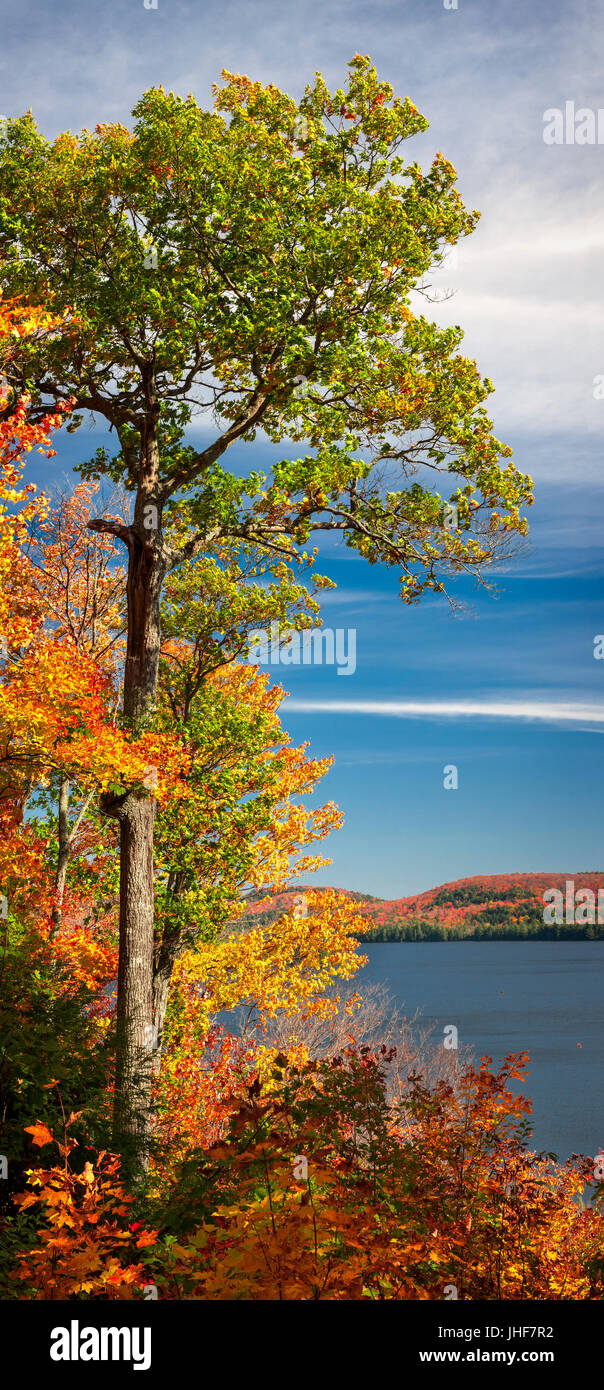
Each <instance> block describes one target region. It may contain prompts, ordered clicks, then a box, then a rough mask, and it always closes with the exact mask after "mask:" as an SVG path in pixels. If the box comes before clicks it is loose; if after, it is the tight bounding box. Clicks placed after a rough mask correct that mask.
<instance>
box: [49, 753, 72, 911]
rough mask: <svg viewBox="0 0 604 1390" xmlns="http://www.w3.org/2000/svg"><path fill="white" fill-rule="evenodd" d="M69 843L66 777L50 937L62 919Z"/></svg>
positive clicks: (62, 788) (61, 797) (61, 794)
mask: <svg viewBox="0 0 604 1390" xmlns="http://www.w3.org/2000/svg"><path fill="white" fill-rule="evenodd" d="M70 841H71V837H70V834H69V782H68V781H67V778H66V777H62V778H61V783H60V786H59V846H58V854H57V872H56V874H55V900H54V905H53V909H52V923H51V928H50V935H51V937H54V936H56V934H57V932H58V931H59V928H60V926H61V920H62V917H63V898H64V896H65V884H66V881H67V866H68V864H69V846H70Z"/></svg>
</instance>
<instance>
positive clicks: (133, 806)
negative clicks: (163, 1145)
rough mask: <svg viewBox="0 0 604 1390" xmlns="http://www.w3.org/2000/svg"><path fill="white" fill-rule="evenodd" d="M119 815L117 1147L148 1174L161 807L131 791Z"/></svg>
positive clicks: (118, 807)
mask: <svg viewBox="0 0 604 1390" xmlns="http://www.w3.org/2000/svg"><path fill="white" fill-rule="evenodd" d="M110 813H111V812H110ZM114 814H116V815H117V818H118V820H119V824H120V950H119V966H118V977H117V1061H116V1074H115V1101H114V1115H113V1125H114V1144H115V1146H116V1148H117V1149H118V1150H119V1151H120V1152H121V1153H122V1154H123V1156H124V1158H125V1160H126V1164H127V1166H132V1167H134V1168H137V1167H140V1168H143V1169H144V1168H145V1167H146V1166H147V1161H148V1135H149V1128H150V1120H151V1059H152V1048H153V1032H152V1024H151V1019H152V1002H153V1001H152V978H153V976H152V966H153V821H154V815H155V802H154V801H153V800H152V799H151V798H150V797H148V796H145V795H137V794H136V793H135V792H128V793H127V794H126V796H125V797H123V798H121V799H120V801H119V803H117V804H116V808H115V811H114Z"/></svg>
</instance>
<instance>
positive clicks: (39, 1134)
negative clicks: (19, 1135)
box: [25, 1120, 54, 1149]
mask: <svg viewBox="0 0 604 1390" xmlns="http://www.w3.org/2000/svg"><path fill="white" fill-rule="evenodd" d="M25 1133H26V1134H31V1137H32V1141H33V1143H34V1144H36V1145H37V1146H38V1148H39V1149H41V1148H42V1147H43V1145H44V1144H52V1143H54V1136H53V1135H52V1134H51V1132H50V1130H49V1128H48V1125H43V1124H42V1123H41V1122H40V1120H36V1123H35V1125H26V1126H25Z"/></svg>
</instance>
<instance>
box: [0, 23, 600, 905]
mask: <svg viewBox="0 0 604 1390" xmlns="http://www.w3.org/2000/svg"><path fill="white" fill-rule="evenodd" d="M147 2H148V3H150V0H147ZM603 51H604V9H603V8H602V6H601V5H600V4H599V3H597V0H548V3H545V0H531V4H530V5H527V4H526V3H523V4H520V3H516V0H458V5H457V8H445V4H444V3H443V0H384V2H383V3H372V4H367V3H359V2H358V0H346V3H344V2H343V0H320V3H319V0H305V3H304V4H299V3H295V4H294V3H291V2H290V0H260V2H257V0H245V2H244V0H227V2H226V3H222V4H220V5H210V4H209V3H208V0H197V3H184V0H181V2H179V0H157V5H156V7H155V8H152V9H147V8H146V7H145V5H144V3H143V0H102V3H100V4H93V3H91V0H88V3H84V2H83V0H80V3H75V0H62V4H61V6H60V7H58V6H48V5H47V4H46V3H43V0H25V2H24V3H21V4H20V5H19V6H18V8H13V9H12V10H11V11H9V12H8V13H7V14H6V15H5V17H4V19H3V49H2V55H1V56H0V70H1V71H0V75H1V83H0V91H1V96H0V101H1V102H2V104H3V105H2V112H0V114H3V115H8V116H13V115H19V114H21V113H22V112H23V111H24V110H26V109H27V108H29V107H32V108H33V111H34V115H35V117H36V119H37V121H38V124H39V125H40V126H41V128H42V129H43V131H44V133H45V134H46V135H47V136H49V137H53V136H54V135H56V134H57V133H58V132H59V131H62V130H65V129H68V128H70V129H74V130H77V129H80V128H81V127H84V126H86V127H89V128H92V127H94V125H95V124H96V123H97V122H104V121H117V120H119V121H124V122H125V123H129V120H130V111H131V108H132V106H133V105H134V104H135V102H136V100H137V99H138V97H139V96H140V94H141V92H142V91H143V90H144V89H145V88H147V87H150V86H153V85H159V84H162V85H163V86H164V87H166V88H168V89H172V90H174V91H176V92H179V93H180V94H182V95H186V94H187V93H188V92H189V91H192V92H193V94H194V95H195V97H196V99H197V100H198V101H199V102H200V104H202V105H204V106H209V105H210V104H211V100H212V96H211V85H212V83H213V82H215V81H217V80H218V79H219V75H220V71H221V69H222V68H224V67H226V68H227V69H229V70H230V71H233V72H241V73H246V74H247V75H249V76H250V77H252V78H256V79H259V80H261V81H263V82H268V81H271V82H274V83H276V84H277V85H279V86H280V87H282V88H284V89H285V90H287V91H289V92H290V93H291V94H292V95H293V96H294V97H296V98H299V97H300V96H301V95H302V93H303V90H304V86H305V84H306V83H307V82H312V80H313V77H314V73H315V71H317V70H319V71H321V72H322V73H323V76H324V78H325V80H326V82H327V83H328V85H330V86H331V87H335V86H341V85H343V83H344V81H345V75H346V64H347V61H348V60H349V59H350V58H351V57H352V56H353V55H354V53H356V52H360V53H368V54H370V55H371V57H372V59H373V60H374V62H375V64H376V66H377V68H378V71H379V73H380V76H381V77H383V78H385V79H387V80H388V81H390V82H391V83H392V85H393V87H394V89H395V91H396V92H397V93H398V94H399V95H401V96H406V95H408V96H409V97H410V98H411V99H412V101H414V103H415V104H416V106H418V108H419V110H420V111H421V112H422V113H423V114H424V115H425V116H426V117H427V119H428V121H429V122H430V127H429V130H428V131H426V132H425V133H424V134H423V135H421V136H419V137H416V138H415V139H414V140H413V141H412V142H410V144H409V146H408V147H407V148H408V150H409V153H410V154H411V155H412V156H413V158H415V159H417V160H418V161H419V162H420V163H421V164H422V166H423V167H424V168H425V167H426V166H427V165H428V164H429V162H430V160H431V159H432V157H433V155H434V153H435V152H436V151H437V150H442V151H443V153H444V154H445V155H446V156H447V158H449V159H450V160H451V161H452V163H453V164H454V165H455V168H456V169H457V172H458V186H459V189H460V192H461V194H462V197H463V199H464V201H465V203H466V205H467V206H468V207H470V208H479V209H480V211H481V221H480V223H479V225H478V228H477V230H476V231H475V233H474V234H473V235H472V236H471V237H470V238H468V239H467V240H465V241H464V242H463V243H462V244H461V247H460V248H459V249H458V251H457V256H453V258H452V261H451V263H450V264H449V265H448V266H447V267H446V268H445V269H443V270H441V271H440V272H439V275H438V277H437V278H435V279H434V289H435V290H436V289H438V290H439V302H438V303H434V304H431V305H426V304H425V302H423V301H422V310H423V312H424V313H426V314H429V315H431V316H432V317H433V318H434V319H435V320H437V321H438V322H439V323H442V324H448V323H453V324H460V325H461V326H462V327H463V329H464V332H465V339H464V343H463V346H462V351H463V352H464V353H465V355H466V356H468V357H470V358H472V359H475V360H476V362H477V364H478V367H479V369H480V371H481V374H482V375H486V376H488V377H490V378H491V380H492V381H493V383H494V385H495V388H496V390H495V393H494V395H493V396H492V397H491V400H490V403H489V408H490V413H491V415H492V417H493V420H494V424H495V433H496V434H497V436H498V438H500V439H502V440H504V441H505V442H506V443H509V444H511V446H512V447H513V450H514V457H515V461H516V463H517V465H518V467H519V468H521V469H522V471H524V472H528V473H530V474H531V475H532V476H533V478H534V480H535V486H536V501H535V505H534V506H533V508H532V509H531V511H530V513H529V519H530V525H531V535H530V541H529V543H528V545H527V546H526V548H525V550H524V552H523V553H521V554H520V555H518V556H517V557H516V559H514V560H513V561H511V562H509V563H508V565H507V566H506V568H505V570H504V571H503V572H501V573H499V574H498V575H496V576H493V579H494V582H495V584H496V588H497V590H498V596H497V597H494V596H492V595H488V594H485V593H484V592H481V591H477V590H476V589H475V588H474V587H473V586H472V585H471V584H470V583H469V581H467V580H464V581H462V582H460V583H459V584H458V585H457V586H456V587H455V595H456V598H458V599H459V600H460V601H463V602H464V603H465V605H466V608H465V611H464V613H463V614H462V615H461V616H455V617H453V616H452V615H451V613H450V611H449V609H448V607H447V605H446V603H445V601H444V600H442V599H434V598H432V599H427V600H426V601H424V602H423V603H422V604H421V606H419V607H417V608H412V609H410V608H408V607H405V606H404V605H402V604H401V602H400V599H399V598H398V593H397V590H398V586H397V582H396V571H395V570H390V571H387V570H382V569H380V568H379V567H378V566H372V567H368V566H367V565H366V563H365V562H364V561H363V560H362V559H360V558H359V557H358V556H356V555H355V554H354V553H353V552H351V551H348V550H345V549H343V548H342V547H340V546H337V545H336V544H335V543H328V544H327V545H323V544H322V554H321V561H320V564H319V566H318V568H319V570H320V572H322V573H326V574H329V575H330V576H331V577H332V578H333V579H335V580H336V581H337V584H338V589H337V590H336V591H334V592H332V593H330V594H328V595H326V596H325V598H324V600H323V605H322V607H323V616H324V623H325V624H326V625H327V626H329V627H330V628H331V629H333V630H336V631H337V630H338V629H340V630H341V631H342V633H344V634H348V632H349V631H350V630H354V632H355V634H356V661H355V663H352V662H350V673H349V674H348V675H343V674H338V668H337V667H336V666H329V665H318V664H309V665H307V666H302V665H300V666H293V665H290V666H288V667H281V666H279V667H277V666H275V667H273V668H271V669H272V673H273V675H274V676H275V678H276V679H279V680H280V681H281V683H282V684H283V685H284V687H285V688H286V690H287V691H288V692H290V695H289V699H288V700H287V702H286V703H285V704H284V705H283V721H284V723H285V725H286V727H287V729H288V730H289V732H290V733H291V736H292V739H293V740H294V742H295V743H300V742H303V741H308V742H309V746H310V752H311V753H312V754H313V755H316V756H321V757H323V756H325V755H326V754H333V756H334V759H335V761H334V765H333V767H332V769H331V770H330V772H329V773H328V774H327V776H326V778H325V779H324V781H323V783H322V784H321V795H320V797H316V798H315V802H316V803H318V802H319V801H322V800H325V799H330V800H334V801H336V802H337V803H338V804H339V806H340V807H341V809H342V810H343V812H344V814H345V823H344V827H343V829H342V830H340V831H339V832H337V834H334V835H333V836H332V837H331V838H330V841H329V846H328V850H327V851H326V852H329V854H331V856H332V859H333V863H332V864H331V866H329V867H328V868H325V869H323V870H322V871H321V872H320V873H319V875H318V876H317V879H316V881H317V883H324V884H326V883H332V884H335V885H336V886H338V887H346V888H351V889H356V890H360V891H364V892H368V893H372V894H374V895H376V896H379V897H388V898H390V897H400V896H403V895H407V894H410V893H415V892H420V891H423V890H424V889H427V888H430V887H432V886H434V885H436V884H438V883H443V882H447V881H450V880H453V879H456V878H462V877H466V876H468V875H472V874H491V873H510V872H521V871H530V870H535V871H540V872H544V871H548V870H551V871H552V873H560V872H565V871H568V872H572V871H573V870H574V871H580V870H583V871H585V870H590V871H594V870H598V869H600V867H602V866H604V853H603V851H602V819H603V817H602V806H601V803H602V786H603V771H604V769H603V762H602V758H603V753H604V746H603V745H602V743H601V738H602V735H603V734H604V692H603V684H604V661H601V660H596V659H595V658H594V638H595V637H596V635H598V634H600V633H601V632H604V594H603V589H602V541H603V539H604V492H603V461H604V460H603V448H602V440H603V429H604V399H599V394H601V395H602V396H604V391H601V392H600V393H599V394H598V387H597V382H596V378H597V377H598V376H599V375H600V374H602V377H603V381H604V296H603V294H602V290H603V283H602V281H603V267H604V215H603V214H604V208H603V202H604V188H603V184H602V178H601V168H602V159H603V156H604V150H603V148H602V146H601V145H598V144H597V143H594V144H580V143H577V142H576V141H575V142H574V143H572V144H571V143H566V142H565V143H563V144H548V143H546V141H545V140H544V131H545V128H546V125H547V124H548V121H547V120H544V116H545V113H546V112H549V113H551V111H552V110H556V109H559V110H561V111H564V110H565V104H566V103H567V102H574V104H575V108H576V109H577V110H578V109H579V108H584V109H585V108H588V109H590V110H593V111H594V112H596V111H597V110H598V108H599V106H602V107H604V90H603V88H602V79H601V73H602V57H601V55H602V52H603ZM602 125H603V127H604V117H603V118H602ZM603 139H604V134H603ZM445 291H452V293H451V294H450V295H449V296H448V297H445ZM100 442H101V437H100V435H99V434H98V432H97V427H96V426H93V427H92V428H90V429H88V432H87V433H86V432H85V430H81V431H80V432H79V433H78V434H77V435H75V436H72V437H69V436H63V437H60V439H59V453H58V457H57V458H56V459H55V460H53V461H52V464H46V465H45V468H46V470H47V472H46V474H45V476H44V478H43V481H44V484H45V486H46V487H47V488H52V487H53V486H54V485H55V484H56V483H57V482H64V480H65V476H66V475H68V476H69V477H72V476H73V474H72V469H73V466H74V464H75V463H77V461H78V458H80V459H81V458H87V457H90V456H91V455H92V453H93V452H94V449H95V448H96V446H97V444H98V443H100ZM245 447H246V449H249V448H250V447H253V449H254V451H255V455H254V461H253V466H254V467H256V468H258V467H262V466H263V465H264V464H266V465H269V464H270V462H271V459H274V458H277V457H280V456H282V455H283V453H284V449H283V447H281V448H280V450H278V451H276V450H275V449H274V448H273V447H272V446H270V445H269V444H268V443H267V442H266V441H264V442H263V441H262V440H259V441H258V443H257V445H254V446H245ZM233 466H234V467H235V468H239V467H244V466H247V465H246V463H245V460H244V459H243V458H242V457H241V456H237V454H236V452H235V451H234V453H233ZM38 476H40V478H41V474H39V475H38ZM341 640H342V641H345V642H346V643H347V644H348V643H349V641H350V639H348V638H344V637H343V638H342V639H341ZM346 649H347V647H346V646H345V647H344V649H343V650H346ZM348 650H349V651H350V650H351V648H350V647H349V646H348ZM353 664H354V667H355V669H354V670H352V665H353ZM452 766H454V767H455V768H456V769H457V782H458V785H457V788H454V787H449V788H446V787H445V785H444V783H445V780H448V781H449V782H450V781H451V780H452V778H451V775H450V774H448V775H447V774H445V772H444V769H445V768H451V767H452ZM453 780H454V779H453Z"/></svg>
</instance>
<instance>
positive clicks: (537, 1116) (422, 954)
mask: <svg viewBox="0 0 604 1390" xmlns="http://www.w3.org/2000/svg"><path fill="white" fill-rule="evenodd" d="M364 949H365V951H366V953H367V955H368V956H369V964H368V965H367V966H365V968H364V970H363V971H361V973H360V974H359V975H358V976H357V977H356V980H355V984H357V983H358V986H359V989H361V990H362V982H363V981H364V980H371V981H376V982H379V983H380V984H384V985H386V986H387V987H388V989H389V991H390V993H391V994H392V995H394V997H395V998H396V1001H397V1004H398V1005H404V1010H403V1012H404V1013H405V1014H406V1015H407V1016H408V1017H409V1016H410V1015H412V1014H413V1013H415V1010H416V1009H420V1010H421V1013H422V1018H423V1020H424V1022H429V1021H434V1022H436V1023H438V1025H439V1028H440V1030H441V1032H442V1029H443V1028H444V1026H445V1025H446V1024H455V1025H456V1027H457V1028H458V1030H459V1045H460V1046H463V1045H464V1044H469V1045H470V1046H471V1047H472V1048H474V1049H475V1056H476V1060H477V1059H478V1057H480V1056H483V1055H484V1054H485V1053H486V1054H488V1056H490V1057H492V1058H493V1062H494V1063H496V1064H498V1063H499V1062H501V1060H502V1059H503V1057H505V1056H506V1054H507V1053H508V1052H525V1051H527V1052H529V1053H530V1061H529V1068H530V1071H529V1075H528V1077H527V1081H526V1082H525V1083H523V1084H522V1085H520V1090H521V1091H522V1092H523V1094H524V1095H527V1096H529V1097H530V1099H531V1101H532V1103H533V1116H532V1122H533V1141H532V1142H533V1143H534V1146H535V1148H537V1149H547V1150H550V1149H551V1150H553V1151H554V1152H555V1153H557V1154H558V1157H559V1158H561V1159H565V1158H568V1157H569V1155H570V1154H571V1153H573V1152H574V1153H585V1154H590V1155H593V1154H595V1153H596V1152H597V1151H598V1149H599V1148H600V1147H601V1148H602V1149H604V1066H603V1065H602V1061H603V1050H604V1049H603V1039H604V1007H603V1004H604V942H598V941H583V942H577V943H576V944H575V943H574V942H572V941H559V942H555V941H535V942H529V941H481V942H476V943H473V942H470V941H443V942H425V943H415V942H410V943H400V944H399V943H384V944H379V945H378V944H376V945H373V946H366V947H364ZM578 1043H581V1047H578V1046H577V1044H578ZM517 1087H518V1083H515V1088H516V1089H517Z"/></svg>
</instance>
